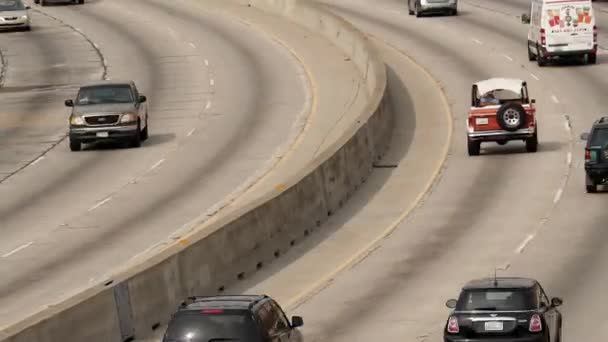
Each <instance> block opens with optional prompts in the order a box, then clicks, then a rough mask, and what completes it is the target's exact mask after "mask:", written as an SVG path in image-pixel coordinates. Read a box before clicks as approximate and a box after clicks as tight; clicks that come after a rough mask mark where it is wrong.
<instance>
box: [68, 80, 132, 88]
mask: <svg viewBox="0 0 608 342" xmlns="http://www.w3.org/2000/svg"><path fill="white" fill-rule="evenodd" d="M132 84H135V82H134V81H132V80H103V81H90V82H86V83H83V84H82V85H81V86H80V87H81V88H83V87H95V86H109V85H132Z"/></svg>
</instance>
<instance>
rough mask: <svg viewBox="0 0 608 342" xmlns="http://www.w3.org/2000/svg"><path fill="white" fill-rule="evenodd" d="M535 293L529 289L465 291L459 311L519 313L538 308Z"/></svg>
mask: <svg viewBox="0 0 608 342" xmlns="http://www.w3.org/2000/svg"><path fill="white" fill-rule="evenodd" d="M534 298H535V297H534V293H533V291H532V290H528V289H483V290H466V291H463V292H462V294H461V295H460V298H459V299H458V304H457V306H456V309H457V310H462V311H472V310H482V311H484V310H488V311H512V310H513V311H518V310H530V309H533V308H535V307H536V303H535V302H536V300H535V299H534Z"/></svg>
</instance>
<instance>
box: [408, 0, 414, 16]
mask: <svg viewBox="0 0 608 342" xmlns="http://www.w3.org/2000/svg"><path fill="white" fill-rule="evenodd" d="M407 13H408V14H409V15H414V11H413V10H412V2H411V1H408V2H407Z"/></svg>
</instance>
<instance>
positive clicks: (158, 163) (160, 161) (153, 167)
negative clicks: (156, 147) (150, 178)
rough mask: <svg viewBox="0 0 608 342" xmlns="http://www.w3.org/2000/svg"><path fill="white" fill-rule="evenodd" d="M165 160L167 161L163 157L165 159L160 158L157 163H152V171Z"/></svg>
mask: <svg viewBox="0 0 608 342" xmlns="http://www.w3.org/2000/svg"><path fill="white" fill-rule="evenodd" d="M164 162H165V159H164V158H163V159H161V160H159V161H157V162H156V164H154V165H152V167H151V168H150V171H152V170H154V169H156V168H157V167H159V166H160V165H161V164H162V163H164Z"/></svg>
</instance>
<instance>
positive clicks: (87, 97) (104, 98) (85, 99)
mask: <svg viewBox="0 0 608 342" xmlns="http://www.w3.org/2000/svg"><path fill="white" fill-rule="evenodd" d="M132 102H134V96H133V92H132V91H131V87H130V86H129V85H104V86H91V87H83V88H81V89H80V91H79V92H78V98H77V99H76V104H77V105H79V106H86V105H96V104H107V103H132Z"/></svg>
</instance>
